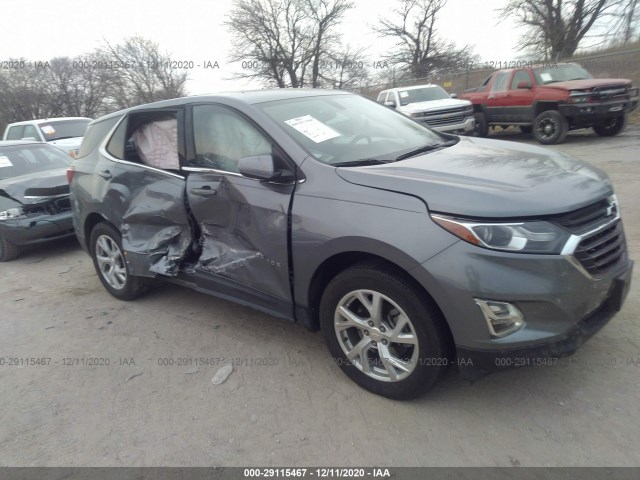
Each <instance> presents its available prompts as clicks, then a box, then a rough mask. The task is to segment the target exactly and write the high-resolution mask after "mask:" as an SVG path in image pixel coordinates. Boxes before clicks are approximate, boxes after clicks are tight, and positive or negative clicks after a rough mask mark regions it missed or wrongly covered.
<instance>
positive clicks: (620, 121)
mask: <svg viewBox="0 0 640 480" xmlns="http://www.w3.org/2000/svg"><path fill="white" fill-rule="evenodd" d="M626 127H627V116H626V115H620V116H618V117H613V118H608V119H606V120H605V121H604V122H602V123H600V124H597V125H594V126H593V131H594V132H596V133H597V134H598V135H600V136H601V137H613V136H614V135H618V134H619V133H620V132H622V131H623V130H624V129H625V128H626Z"/></svg>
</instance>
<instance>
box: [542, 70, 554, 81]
mask: <svg viewBox="0 0 640 480" xmlns="http://www.w3.org/2000/svg"><path fill="white" fill-rule="evenodd" d="M540 78H541V79H542V81H543V82H550V81H551V80H553V77H552V76H551V74H550V73H547V72H542V73H541V74H540Z"/></svg>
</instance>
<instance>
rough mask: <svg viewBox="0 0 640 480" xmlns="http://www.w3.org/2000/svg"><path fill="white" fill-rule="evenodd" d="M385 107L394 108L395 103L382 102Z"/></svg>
mask: <svg viewBox="0 0 640 480" xmlns="http://www.w3.org/2000/svg"><path fill="white" fill-rule="evenodd" d="M384 106H385V107H391V108H396V102H384Z"/></svg>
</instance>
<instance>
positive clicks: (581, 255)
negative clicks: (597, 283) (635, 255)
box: [574, 220, 627, 277]
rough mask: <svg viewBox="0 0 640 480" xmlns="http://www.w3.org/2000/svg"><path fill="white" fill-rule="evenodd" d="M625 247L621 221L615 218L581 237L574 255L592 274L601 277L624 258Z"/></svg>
mask: <svg viewBox="0 0 640 480" xmlns="http://www.w3.org/2000/svg"><path fill="white" fill-rule="evenodd" d="M626 249H627V247H626V243H625V240H624V231H623V229H622V222H621V221H620V220H617V221H616V222H615V223H613V224H612V225H611V226H609V227H606V228H605V229H603V230H600V231H599V232H597V233H595V234H593V235H590V236H588V237H586V238H583V239H582V240H581V241H580V243H579V244H578V247H577V248H576V251H575V252H574V256H575V258H576V260H578V261H579V262H580V264H581V265H582V266H583V267H584V268H585V270H587V272H589V273H590V274H591V275H592V276H594V277H602V276H604V275H606V274H607V273H608V272H610V271H611V270H613V269H614V268H615V267H616V266H617V265H618V264H619V263H620V262H621V261H622V260H623V259H624V258H625V254H626Z"/></svg>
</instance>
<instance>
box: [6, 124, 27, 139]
mask: <svg viewBox="0 0 640 480" xmlns="http://www.w3.org/2000/svg"><path fill="white" fill-rule="evenodd" d="M23 131H24V125H16V126H15V127H11V128H10V129H9V132H8V133H7V140H20V139H21V138H22V137H23V135H22V132H23Z"/></svg>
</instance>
